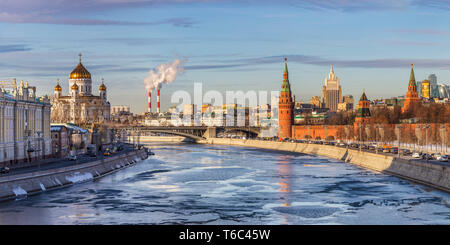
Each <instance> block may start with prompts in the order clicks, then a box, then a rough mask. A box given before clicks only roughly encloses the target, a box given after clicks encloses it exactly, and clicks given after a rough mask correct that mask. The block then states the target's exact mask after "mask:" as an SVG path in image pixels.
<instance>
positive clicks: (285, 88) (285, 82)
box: [281, 58, 291, 92]
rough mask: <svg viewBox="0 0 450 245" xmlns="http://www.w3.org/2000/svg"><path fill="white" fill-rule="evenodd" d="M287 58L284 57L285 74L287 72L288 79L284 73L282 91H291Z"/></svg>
mask: <svg viewBox="0 0 450 245" xmlns="http://www.w3.org/2000/svg"><path fill="white" fill-rule="evenodd" d="M286 60H287V59H286V58H285V59H284V72H283V73H284V74H286V79H285V78H284V74H283V83H282V84H281V92H291V85H290V84H289V72H288V68H287V61H286Z"/></svg>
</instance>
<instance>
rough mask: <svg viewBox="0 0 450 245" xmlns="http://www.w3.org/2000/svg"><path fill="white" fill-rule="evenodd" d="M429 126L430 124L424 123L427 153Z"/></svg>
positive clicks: (426, 149)
mask: <svg viewBox="0 0 450 245" xmlns="http://www.w3.org/2000/svg"><path fill="white" fill-rule="evenodd" d="M429 128H430V125H429V124H427V125H425V151H426V153H427V154H428V129H429ZM427 162H428V156H427Z"/></svg>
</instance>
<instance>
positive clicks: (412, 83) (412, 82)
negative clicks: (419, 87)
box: [408, 64, 416, 87]
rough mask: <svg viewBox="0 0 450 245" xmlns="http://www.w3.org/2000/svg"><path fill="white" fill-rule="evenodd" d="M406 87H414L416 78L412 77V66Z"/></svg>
mask: <svg viewBox="0 0 450 245" xmlns="http://www.w3.org/2000/svg"><path fill="white" fill-rule="evenodd" d="M408 86H414V87H415V86H416V78H415V76H414V69H413V64H411V74H410V75H409V85H408Z"/></svg>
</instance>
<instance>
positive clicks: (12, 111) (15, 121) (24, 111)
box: [0, 81, 52, 166]
mask: <svg viewBox="0 0 450 245" xmlns="http://www.w3.org/2000/svg"><path fill="white" fill-rule="evenodd" d="M51 146H52V145H51V135H50V100H49V98H48V96H43V97H40V98H36V87H31V86H28V82H26V83H25V84H24V83H23V81H21V82H20V85H19V87H16V85H15V82H14V87H13V88H12V91H6V90H5V89H4V88H2V89H1V90H0V166H1V165H12V164H16V163H18V162H24V161H27V162H29V161H33V160H36V159H41V158H45V157H50V156H51V154H52V149H51Z"/></svg>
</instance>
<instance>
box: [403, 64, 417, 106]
mask: <svg viewBox="0 0 450 245" xmlns="http://www.w3.org/2000/svg"><path fill="white" fill-rule="evenodd" d="M413 66H414V65H413V64H411V73H410V75H409V84H408V92H406V98H405V102H404V104H403V108H402V111H403V112H405V111H407V110H408V108H410V107H411V106H412V105H413V104H416V103H420V98H419V94H418V92H417V87H416V78H415V77H414V69H413Z"/></svg>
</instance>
